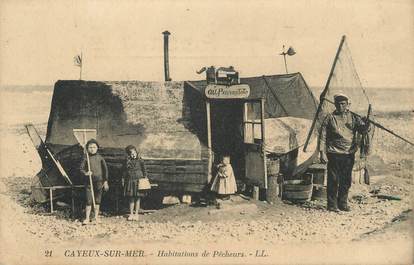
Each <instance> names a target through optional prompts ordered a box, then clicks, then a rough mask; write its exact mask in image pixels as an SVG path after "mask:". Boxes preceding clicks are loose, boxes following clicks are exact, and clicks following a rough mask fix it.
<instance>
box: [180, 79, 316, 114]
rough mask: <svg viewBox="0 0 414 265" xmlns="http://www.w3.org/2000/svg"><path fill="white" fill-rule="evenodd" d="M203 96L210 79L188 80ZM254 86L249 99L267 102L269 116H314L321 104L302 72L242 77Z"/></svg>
mask: <svg viewBox="0 0 414 265" xmlns="http://www.w3.org/2000/svg"><path fill="white" fill-rule="evenodd" d="M188 83H189V84H190V85H191V86H192V87H193V88H194V89H195V90H197V91H198V92H199V93H200V94H202V95H203V96H204V95H205V94H204V93H205V92H204V91H205V89H206V87H207V82H206V81H205V80H203V81H190V82H188ZM240 83H241V84H247V85H249V87H250V94H249V96H248V97H247V99H261V98H264V99H265V100H266V101H265V115H266V116H265V118H279V117H287V116H290V117H297V118H304V119H313V117H314V115H315V112H316V109H317V107H318V104H317V102H316V100H315V98H314V96H313V94H312V92H311V90H310V89H309V87H308V85H307V84H306V82H305V80H304V79H303V76H302V75H301V74H300V73H292V74H283V75H267V76H265V75H264V76H259V77H247V78H240Z"/></svg>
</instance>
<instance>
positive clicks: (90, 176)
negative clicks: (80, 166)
mask: <svg viewBox="0 0 414 265" xmlns="http://www.w3.org/2000/svg"><path fill="white" fill-rule="evenodd" d="M83 142H84V143H85V153H86V160H87V163H88V172H90V171H91V163H90V161H89V154H88V150H86V130H83ZM88 176H89V183H90V184H91V193H92V203H93V209H94V210H95V209H96V204H95V192H94V191H93V182H92V175H91V174H88Z"/></svg>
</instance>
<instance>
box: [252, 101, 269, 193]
mask: <svg viewBox="0 0 414 265" xmlns="http://www.w3.org/2000/svg"><path fill="white" fill-rule="evenodd" d="M264 101H265V99H264V98H262V99H261V100H260V112H261V113H260V122H261V130H262V154H263V168H264V186H265V187H264V188H265V189H267V165H266V151H265V135H266V133H265V127H266V126H265V117H264V115H265V114H264V107H265V106H264ZM252 127H254V125H253V126H252Z"/></svg>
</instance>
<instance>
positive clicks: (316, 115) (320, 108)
mask: <svg viewBox="0 0 414 265" xmlns="http://www.w3.org/2000/svg"><path fill="white" fill-rule="evenodd" d="M345 38H346V37H345V35H343V36H342V39H341V42H340V43H339V47H338V50H337V51H336V55H335V59H334V61H333V63H332V67H331V72H330V73H329V76H328V80H327V81H326V85H325V88H324V90H323V91H322V93H321V95H320V97H319V105H318V109H317V110H316V114H315V117H314V118H313V121H312V126H311V128H310V130H309V133H308V137H307V138H306V142H305V145H304V146H303V151H304V152H306V149H307V148H308V145H309V142H310V139H311V137H312V134H313V130H314V129H315V125H316V120H317V119H318V117H319V114H320V113H321V111H322V105H323V102H324V100H325V96H326V94H327V93H328V90H329V85H330V83H331V79H332V76H333V73H334V70H335V66H336V62H337V61H338V57H339V54H340V53H341V50H342V46H343V45H344V42H345Z"/></svg>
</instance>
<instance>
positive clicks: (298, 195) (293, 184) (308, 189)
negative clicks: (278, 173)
mask: <svg viewBox="0 0 414 265" xmlns="http://www.w3.org/2000/svg"><path fill="white" fill-rule="evenodd" d="M282 187H283V191H282V199H284V200H290V201H308V200H310V199H311V197H312V189H313V183H312V175H310V174H306V175H304V176H303V179H295V180H285V181H283V186H282Z"/></svg>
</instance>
